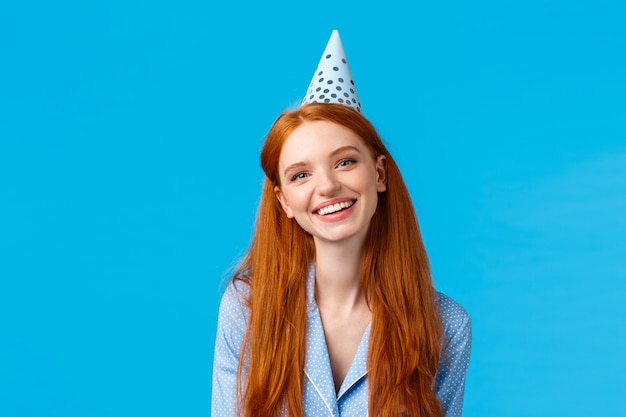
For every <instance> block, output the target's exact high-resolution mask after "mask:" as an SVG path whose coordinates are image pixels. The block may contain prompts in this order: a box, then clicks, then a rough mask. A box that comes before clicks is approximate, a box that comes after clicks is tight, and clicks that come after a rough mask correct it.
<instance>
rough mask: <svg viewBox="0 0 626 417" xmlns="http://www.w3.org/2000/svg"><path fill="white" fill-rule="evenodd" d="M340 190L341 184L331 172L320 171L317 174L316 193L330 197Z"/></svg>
mask: <svg viewBox="0 0 626 417" xmlns="http://www.w3.org/2000/svg"><path fill="white" fill-rule="evenodd" d="M340 188H341V183H340V182H339V181H338V180H337V178H336V177H335V175H334V173H333V172H332V171H321V172H319V173H318V174H317V184H316V190H317V193H318V194H319V195H321V196H332V195H334V194H336V193H337V192H338V191H339V189H340Z"/></svg>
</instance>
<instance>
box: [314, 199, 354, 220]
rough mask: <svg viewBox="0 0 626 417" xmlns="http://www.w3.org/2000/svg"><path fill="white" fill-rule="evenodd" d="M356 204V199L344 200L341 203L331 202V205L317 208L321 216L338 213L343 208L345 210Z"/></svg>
mask: <svg viewBox="0 0 626 417" xmlns="http://www.w3.org/2000/svg"><path fill="white" fill-rule="evenodd" d="M353 204H354V201H342V202H341V203H337V204H331V205H330V206H326V207H322V208H321V209H319V210H317V214H319V215H320V216H325V215H327V214H331V213H336V212H338V211H341V210H345V209H347V208H349V207H351V206H352V205H353Z"/></svg>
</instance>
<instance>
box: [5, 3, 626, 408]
mask: <svg viewBox="0 0 626 417" xmlns="http://www.w3.org/2000/svg"><path fill="white" fill-rule="evenodd" d="M625 21H626V3H624V2H622V1H619V0H614V1H607V0H585V1H577V0H570V1H544V0H527V1H502V0H498V1H495V0H494V1H486V0H477V1H472V2H469V1H453V0H443V1H439V2H408V1H407V2H397V1H384V2H375V3H374V2H372V3H369V2H362V1H348V2H335V1H333V2H330V1H320V2H311V3H305V2H286V1H281V2H278V1H275V2H252V1H248V2H237V1H232V2H228V3H226V2H224V3H219V2H215V1H211V0H205V1H179V2H174V1H170V2H167V1H145V0H134V1H120V0H111V1H94V2H80V1H73V2H71V1H60V2H43V1H28V0H27V1H21V2H4V3H3V5H2V6H0V415H1V416H3V417H4V416H6V417H25V416H29V417H30V416H49V417H57V416H58V417H86V416H93V417H105V416H115V417H118V416H148V415H150V416H179V415H181V416H208V415H209V414H210V393H211V367H212V360H213V342H214V332H215V321H216V315H217V307H218V302H219V298H220V295H221V291H222V289H223V283H224V281H225V280H226V279H227V277H228V274H229V271H231V270H232V267H233V266H234V265H236V263H237V260H238V259H239V258H240V257H241V255H242V254H243V253H244V252H245V250H246V248H247V245H248V242H249V238H250V232H251V229H252V227H253V224H254V219H255V211H256V204H257V201H258V197H259V191H260V184H261V182H262V179H263V176H262V172H261V170H260V167H259V163H258V152H259V149H260V146H261V143H262V140H263V137H264V135H265V133H266V132H267V130H268V128H269V126H270V124H271V123H272V121H273V120H274V118H275V117H276V116H277V115H278V114H279V113H280V111H282V110H283V109H285V108H288V107H292V106H294V105H295V104H296V103H297V102H298V100H299V99H300V98H301V97H302V96H303V94H304V93H305V90H306V87H307V86H308V83H309V81H310V77H311V76H312V73H313V71H314V70H315V67H316V65H317V62H318V60H319V58H320V55H321V53H322V51H323V49H324V46H325V44H326V41H327V40H328V37H329V36H330V33H331V31H332V29H338V30H339V31H340V34H341V36H342V39H343V41H344V45H345V47H346V51H347V54H348V57H349V59H350V62H351V65H352V70H353V75H354V78H355V81H356V83H357V86H358V88H359V93H360V96H361V101H362V102H363V106H364V112H365V114H366V115H367V116H368V117H369V118H370V119H371V120H372V121H373V122H374V124H375V125H376V126H377V127H378V128H379V131H380V133H381V134H382V136H383V138H384V139H385V141H386V142H387V144H388V146H389V148H390V149H391V151H392V153H393V154H394V156H395V157H396V159H397V160H398V162H399V164H400V167H401V169H402V170H403V173H404V175H405V179H406V181H407V183H408V185H409V188H410V190H411V193H412V196H413V198H414V203H415V207H416V210H417V213H418V216H419V218H420V222H421V226H422V230H423V234H424V239H425V241H426V245H427V248H428V251H429V254H430V258H431V262H432V269H433V273H434V277H435V280H436V284H437V287H438V288H439V289H440V290H442V291H444V292H446V293H447V294H448V295H450V296H452V297H453V298H455V299H457V300H458V301H460V302H461V303H462V304H463V305H464V306H465V307H466V308H467V309H468V311H469V312H470V313H471V315H472V317H473V323H474V350H473V355H472V360H471V365H470V371H469V375H468V379H467V389H466V401H465V404H466V406H465V413H464V415H465V416H467V417H478V416H480V417H485V416H494V417H495V416H498V417H499V416H507V417H508V416H510V417H517V416H519V417H531V416H570V417H573V416H590V415H594V416H626V388H624V386H625V385H624V383H623V379H624V375H625V374H626V360H625V359H624V352H625V351H626V307H625V305H626V302H625V301H626V281H625V280H626V265H625V263H624V255H626V237H625V236H626V215H625V213H626V25H625V24H624V22H625Z"/></svg>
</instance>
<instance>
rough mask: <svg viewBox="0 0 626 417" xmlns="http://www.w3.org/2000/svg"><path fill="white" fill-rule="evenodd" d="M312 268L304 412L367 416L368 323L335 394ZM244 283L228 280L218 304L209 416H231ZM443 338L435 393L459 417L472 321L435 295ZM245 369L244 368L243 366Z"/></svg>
mask: <svg viewBox="0 0 626 417" xmlns="http://www.w3.org/2000/svg"><path fill="white" fill-rule="evenodd" d="M314 274H315V272H314V268H311V275H310V276H309V279H308V280H307V291H308V295H309V300H311V302H310V305H309V318H308V329H307V357H306V364H305V369H304V370H303V371H304V375H305V388H304V398H303V404H304V412H305V416H307V417H320V416H328V417H331V416H334V417H363V416H367V400H368V398H367V348H368V340H369V327H368V328H367V329H366V331H365V333H364V334H363V338H362V340H361V342H360V345H359V347H358V349H357V353H356V355H355V357H354V359H353V362H352V364H351V366H350V369H349V370H348V373H347V375H346V377H345V379H344V381H343V384H342V385H341V388H340V389H339V392H338V393H335V385H334V382H333V377H332V372H331V369H330V361H329V358H328V349H327V347H326V340H325V337H324V329H323V327H322V321H321V319H320V314H319V310H318V308H317V305H316V303H315V297H314V296H313V288H314V279H315V277H314ZM247 295H248V294H247V286H246V285H245V284H241V283H232V284H230V285H229V286H228V288H227V290H226V292H225V293H224V296H223V297H222V302H221V305H220V312H219V319H218V330H217V337H216V341H215V360H214V365H213V393H212V415H213V416H214V417H234V416H235V415H236V410H235V398H236V391H235V390H236V378H237V364H238V360H239V351H240V348H241V344H242V341H243V335H244V333H245V330H246V322H247V317H248V312H247V308H246V303H245V301H244V300H245V298H246V297H247ZM438 301H439V306H440V311H441V317H442V320H443V324H444V334H445V338H446V344H445V355H444V356H445V358H442V359H441V363H440V369H439V373H438V374H437V379H436V391H437V395H438V397H439V399H440V400H441V403H442V405H443V408H444V412H445V416H446V417H460V416H461V413H462V410H463V392H464V389H465V375H466V373H467V368H468V364H469V357H470V350H471V340H472V332H471V320H470V317H469V315H468V314H467V312H466V311H465V309H464V308H463V307H462V306H461V305H460V304H458V303H457V302H455V301H454V300H453V299H451V298H450V297H448V296H446V295H444V294H441V293H438ZM244 373H245V366H244Z"/></svg>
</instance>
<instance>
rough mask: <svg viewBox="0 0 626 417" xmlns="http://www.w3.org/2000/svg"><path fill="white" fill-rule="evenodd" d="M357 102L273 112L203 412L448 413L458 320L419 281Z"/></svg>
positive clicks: (456, 368) (407, 210)
mask: <svg viewBox="0 0 626 417" xmlns="http://www.w3.org/2000/svg"><path fill="white" fill-rule="evenodd" d="M359 110H360V109H356V110H355V108H353V107H350V106H346V105H344V104H336V103H316V102H312V103H308V104H304V105H303V106H302V107H300V108H299V109H297V110H293V111H287V112H285V113H283V114H282V115H281V116H280V117H279V118H278V119H277V120H276V122H275V123H274V125H273V126H272V128H271V130H270V132H269V133H268V136H267V139H266V142H265V144H264V147H263V150H262V152H261V163H262V166H263V170H264V171H265V174H266V180H265V184H264V188H263V194H262V197H261V202H260V207H259V213H258V220H257V225H256V230H255V233H254V237H253V241H252V244H251V247H250V250H249V252H248V254H247V255H246V257H245V259H244V260H243V262H242V265H241V267H240V268H239V270H238V271H237V273H236V274H235V276H234V279H233V281H232V283H231V284H230V285H229V286H228V288H227V290H226V292H225V294H224V298H223V300H222V304H221V306H220V317H219V323H218V334H217V338H216V350H215V364H214V378H213V406H212V410H213V415H214V416H216V417H217V416H234V415H242V416H249V417H252V416H263V417H266V416H279V415H281V416H282V415H288V416H364V415H370V416H399V415H405V416H421V417H424V416H460V415H461V409H462V402H463V389H464V381H465V373H466V370H467V365H468V360H469V350H470V345H471V328H470V319H469V316H468V315H467V313H466V312H465V310H464V309H463V308H462V307H461V306H460V305H458V304H457V303H455V302H454V301H453V300H452V299H450V298H448V297H446V296H445V295H443V294H439V293H437V292H436V291H435V290H434V288H433V285H432V280H431V276H430V270H429V266H428V259H427V255H426V251H425V248H424V245H423V243H422V239H421V236H420V232H419V227H418V223H417V219H416V216H415V211H414V209H413V206H412V203H411V199H410V196H409V193H408V191H407V188H406V186H405V184H404V181H403V180H402V177H401V174H400V171H399V169H398V167H397V165H396V163H395V162H394V160H393V158H392V157H391V155H390V154H389V152H388V150H387V149H386V148H385V146H384V144H383V142H382V141H381V139H380V137H379V136H378V134H377V132H376V130H375V128H374V127H373V126H372V124H371V123H370V122H369V121H368V120H367V119H366V118H365V117H363V116H362V115H361V113H360V111H359Z"/></svg>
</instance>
